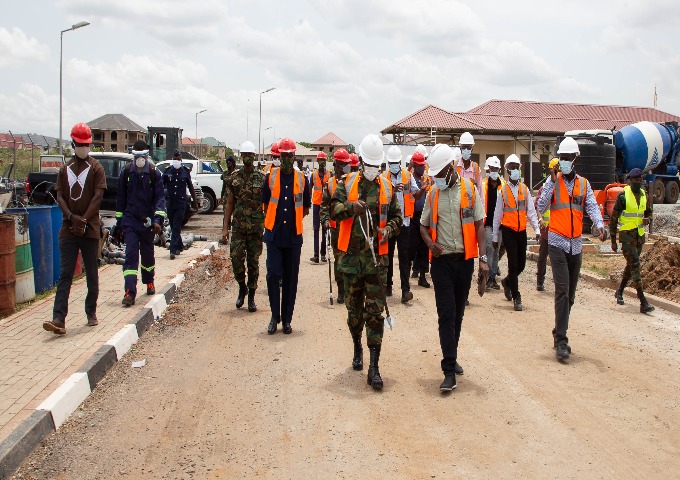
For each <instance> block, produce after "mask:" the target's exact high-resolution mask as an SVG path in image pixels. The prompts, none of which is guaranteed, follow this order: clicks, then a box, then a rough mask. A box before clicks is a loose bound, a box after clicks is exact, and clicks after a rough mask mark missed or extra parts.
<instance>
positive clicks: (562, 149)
mask: <svg viewBox="0 0 680 480" xmlns="http://www.w3.org/2000/svg"><path fill="white" fill-rule="evenodd" d="M560 153H575V154H576V155H578V154H579V153H581V152H580V151H579V149H578V143H576V140H574V139H573V138H571V137H566V138H565V139H564V140H562V141H561V142H560V146H559V148H558V149H557V154H558V155H559V154H560Z"/></svg>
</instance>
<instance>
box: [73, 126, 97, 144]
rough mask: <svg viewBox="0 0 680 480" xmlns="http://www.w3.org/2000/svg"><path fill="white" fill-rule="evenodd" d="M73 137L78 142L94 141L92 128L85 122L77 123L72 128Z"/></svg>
mask: <svg viewBox="0 0 680 480" xmlns="http://www.w3.org/2000/svg"><path fill="white" fill-rule="evenodd" d="M71 139H73V141H74V142H76V143H92V130H90V127H88V126H87V125H86V124H84V123H76V124H75V125H73V128H72V129H71Z"/></svg>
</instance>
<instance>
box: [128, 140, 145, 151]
mask: <svg viewBox="0 0 680 480" xmlns="http://www.w3.org/2000/svg"><path fill="white" fill-rule="evenodd" d="M132 149H133V150H135V151H137V152H141V151H143V150H148V149H149V146H148V145H147V144H146V142H145V141H144V140H137V141H136V142H135V144H134V145H133V146H132Z"/></svg>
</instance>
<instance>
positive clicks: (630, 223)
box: [619, 185, 647, 236]
mask: <svg viewBox="0 0 680 480" xmlns="http://www.w3.org/2000/svg"><path fill="white" fill-rule="evenodd" d="M623 193H624V195H625V198H626V209H625V210H624V211H623V212H621V215H620V216H619V222H620V223H621V226H620V227H619V230H621V231H625V230H634V229H636V228H637V231H638V235H640V236H642V235H644V234H645V226H644V225H643V224H642V221H643V220H644V218H645V210H646V209H647V194H646V193H645V191H644V190H642V189H640V204H639V205H638V202H637V200H636V199H635V194H634V193H633V190H631V188H630V185H629V186H626V187H624V188H623Z"/></svg>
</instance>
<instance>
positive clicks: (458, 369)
mask: <svg viewBox="0 0 680 480" xmlns="http://www.w3.org/2000/svg"><path fill="white" fill-rule="evenodd" d="M453 371H454V373H455V374H456V375H462V374H463V367H461V366H460V364H459V363H458V362H456V364H455V365H454V366H453Z"/></svg>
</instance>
